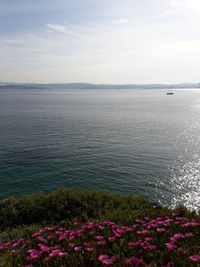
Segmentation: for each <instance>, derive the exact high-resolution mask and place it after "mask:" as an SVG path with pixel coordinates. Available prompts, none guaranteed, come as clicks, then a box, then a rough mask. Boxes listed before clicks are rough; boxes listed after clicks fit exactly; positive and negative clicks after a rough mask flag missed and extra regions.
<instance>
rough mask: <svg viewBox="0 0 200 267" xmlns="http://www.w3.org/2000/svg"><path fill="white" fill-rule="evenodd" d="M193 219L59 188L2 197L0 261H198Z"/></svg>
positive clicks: (198, 236) (133, 200)
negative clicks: (48, 192) (33, 193)
mask: <svg viewBox="0 0 200 267" xmlns="http://www.w3.org/2000/svg"><path fill="white" fill-rule="evenodd" d="M74 222H78V223H74ZM199 222H200V217H199V215H197V214H196V213H195V212H190V211H188V210H187V209H186V208H184V207H179V208H177V209H175V210H171V209H168V208H166V207H162V206H159V205H155V204H152V203H149V202H148V201H146V200H144V199H143V198H141V197H136V196H121V195H116V194H109V193H103V192H97V191H80V190H66V189H63V190H59V191H56V192H53V193H50V194H46V195H45V194H35V195H30V196H29V195H28V196H23V197H21V198H13V197H12V198H8V199H5V200H2V201H0V230H1V232H0V238H1V240H0V266H2V267H3V266H5V267H11V266H13V267H16V266H28V265H30V266H34V267H40V266H59V267H60V266H62V267H64V266H66V267H67V266H70V267H78V266H80V267H82V266H83V267H84V266H85V267H86V266H87V267H89V266H148V267H150V266H151V267H154V266H167V267H170V266H171V267H172V266H174V267H176V266H180V267H184V266H185V267H189V266H200V260H199V258H200V225H199ZM49 227H51V228H49ZM177 234H178V235H177ZM49 236H50V237H49ZM55 246H57V247H55ZM102 255H103V256H102Z"/></svg>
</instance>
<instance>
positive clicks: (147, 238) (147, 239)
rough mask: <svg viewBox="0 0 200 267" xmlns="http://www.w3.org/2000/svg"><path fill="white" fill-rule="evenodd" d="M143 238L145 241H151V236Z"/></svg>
mask: <svg viewBox="0 0 200 267" xmlns="http://www.w3.org/2000/svg"><path fill="white" fill-rule="evenodd" d="M145 240H146V241H147V242H151V241H153V237H146V238H145Z"/></svg>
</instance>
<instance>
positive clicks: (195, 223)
mask: <svg viewBox="0 0 200 267" xmlns="http://www.w3.org/2000/svg"><path fill="white" fill-rule="evenodd" d="M199 225H200V224H199V223H198V222H190V223H185V224H183V227H184V228H187V227H195V226H199Z"/></svg>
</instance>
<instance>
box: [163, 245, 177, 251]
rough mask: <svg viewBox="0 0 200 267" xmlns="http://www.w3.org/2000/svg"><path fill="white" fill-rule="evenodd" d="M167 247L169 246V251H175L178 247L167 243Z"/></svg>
mask: <svg viewBox="0 0 200 267" xmlns="http://www.w3.org/2000/svg"><path fill="white" fill-rule="evenodd" d="M165 245H166V246H167V248H168V249H169V250H174V249H175V248H176V246H175V245H174V244H172V243H165Z"/></svg>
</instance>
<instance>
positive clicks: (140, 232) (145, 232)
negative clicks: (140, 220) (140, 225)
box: [137, 230, 150, 235]
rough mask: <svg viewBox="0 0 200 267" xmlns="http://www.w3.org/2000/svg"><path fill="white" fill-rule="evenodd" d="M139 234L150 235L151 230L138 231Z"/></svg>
mask: <svg viewBox="0 0 200 267" xmlns="http://www.w3.org/2000/svg"><path fill="white" fill-rule="evenodd" d="M137 234H138V235H149V234H150V232H149V230H142V231H137Z"/></svg>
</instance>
